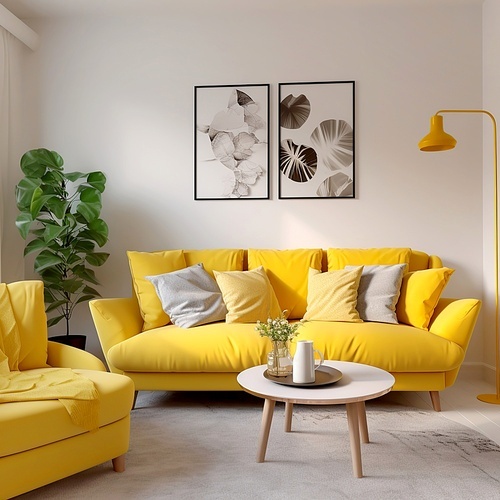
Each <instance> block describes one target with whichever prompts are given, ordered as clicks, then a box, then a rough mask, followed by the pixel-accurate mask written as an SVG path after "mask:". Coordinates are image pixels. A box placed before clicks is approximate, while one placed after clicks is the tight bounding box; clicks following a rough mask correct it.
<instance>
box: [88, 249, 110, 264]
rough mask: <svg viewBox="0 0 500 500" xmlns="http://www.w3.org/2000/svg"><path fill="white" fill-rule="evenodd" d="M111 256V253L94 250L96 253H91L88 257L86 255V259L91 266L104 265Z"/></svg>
mask: <svg viewBox="0 0 500 500" xmlns="http://www.w3.org/2000/svg"><path fill="white" fill-rule="evenodd" d="M108 257H109V253H105V252H94V253H89V254H88V255H87V257H85V260H86V261H87V262H88V263H89V264H90V265H91V266H96V267H99V266H102V265H103V264H104V263H105V262H106V261H107V260H108Z"/></svg>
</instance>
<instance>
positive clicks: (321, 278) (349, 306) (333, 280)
mask: <svg viewBox="0 0 500 500" xmlns="http://www.w3.org/2000/svg"><path fill="white" fill-rule="evenodd" d="M362 272H363V266H360V267H357V268H356V269H353V270H347V269H341V270H339V271H331V272H327V273H322V272H320V271H317V270H316V269H310V270H309V291H308V293H307V311H306V313H305V315H304V319H305V320H317V321H350V322H354V323H362V322H363V321H362V319H361V318H360V317H359V313H358V311H357V310H356V304H357V301H358V286H359V281H360V279H361V273H362Z"/></svg>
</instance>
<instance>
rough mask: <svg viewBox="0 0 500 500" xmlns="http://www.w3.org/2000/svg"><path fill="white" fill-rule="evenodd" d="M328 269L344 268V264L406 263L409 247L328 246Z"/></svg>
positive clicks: (409, 253)
mask: <svg viewBox="0 0 500 500" xmlns="http://www.w3.org/2000/svg"><path fill="white" fill-rule="evenodd" d="M326 254H327V257H328V271H335V270H337V269H344V267H345V266H373V265H379V266H382V265H383V266H390V265H394V264H408V263H409V262H410V255H411V249H410V248H329V249H328V250H327V251H326Z"/></svg>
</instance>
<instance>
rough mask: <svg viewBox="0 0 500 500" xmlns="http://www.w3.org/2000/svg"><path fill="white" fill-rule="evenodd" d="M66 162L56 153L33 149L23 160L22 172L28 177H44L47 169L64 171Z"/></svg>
mask: <svg viewBox="0 0 500 500" xmlns="http://www.w3.org/2000/svg"><path fill="white" fill-rule="evenodd" d="M63 165H64V160H63V159H62V158H61V156H59V154H57V153H56V152H55V151H49V150H48V149H32V150H31V151H28V152H27V153H24V155H23V156H22V158H21V170H22V171H23V173H24V174H25V175H26V176H28V177H42V175H43V174H44V173H45V170H46V169H47V168H49V169H50V168H52V169H54V170H62V166H63Z"/></svg>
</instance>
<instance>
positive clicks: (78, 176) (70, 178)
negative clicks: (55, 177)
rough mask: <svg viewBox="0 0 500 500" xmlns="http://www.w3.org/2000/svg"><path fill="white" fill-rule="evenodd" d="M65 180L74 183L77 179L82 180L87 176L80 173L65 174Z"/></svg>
mask: <svg viewBox="0 0 500 500" xmlns="http://www.w3.org/2000/svg"><path fill="white" fill-rule="evenodd" d="M65 176H66V179H68V181H71V182H75V181H77V180H78V179H84V178H86V177H87V176H88V174H84V173H82V172H68V173H66V175H65Z"/></svg>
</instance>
